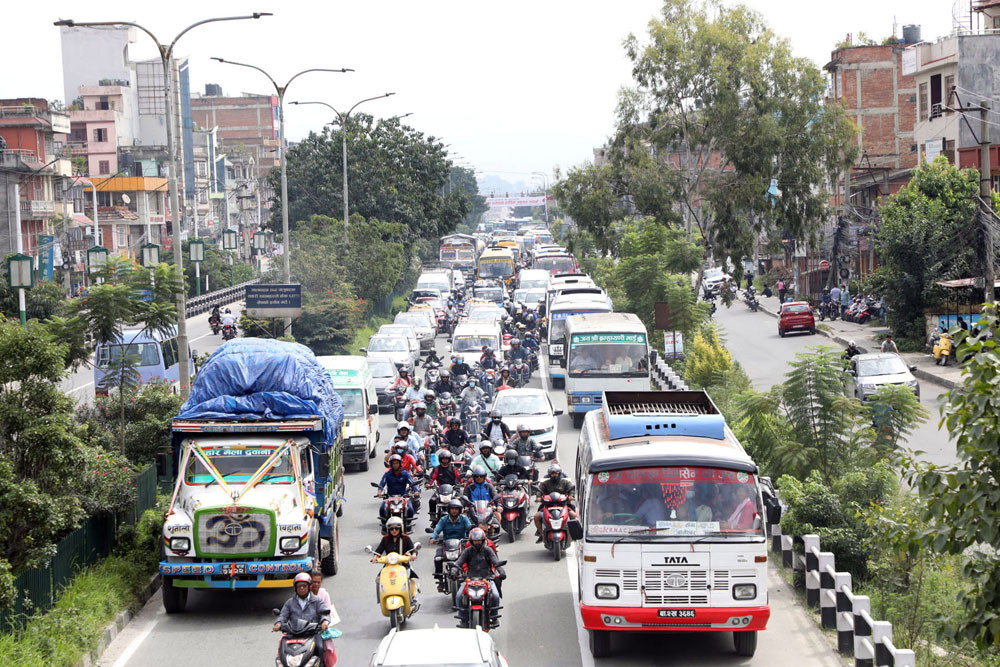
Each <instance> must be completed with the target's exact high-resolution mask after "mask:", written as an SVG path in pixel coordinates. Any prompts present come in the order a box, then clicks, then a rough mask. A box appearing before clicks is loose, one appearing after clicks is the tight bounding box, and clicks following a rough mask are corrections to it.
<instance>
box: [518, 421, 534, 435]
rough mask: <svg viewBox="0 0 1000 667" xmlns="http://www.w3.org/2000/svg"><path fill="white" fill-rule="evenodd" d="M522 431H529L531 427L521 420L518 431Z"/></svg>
mask: <svg viewBox="0 0 1000 667" xmlns="http://www.w3.org/2000/svg"><path fill="white" fill-rule="evenodd" d="M521 431H529V432H530V431H531V429H530V428H528V425H527V424H525V423H524V422H521V423H520V424H518V425H517V432H518V433H520V432H521Z"/></svg>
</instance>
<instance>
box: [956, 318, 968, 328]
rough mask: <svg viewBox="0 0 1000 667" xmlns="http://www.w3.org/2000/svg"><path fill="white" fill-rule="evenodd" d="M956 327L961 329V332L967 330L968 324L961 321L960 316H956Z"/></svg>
mask: <svg viewBox="0 0 1000 667" xmlns="http://www.w3.org/2000/svg"><path fill="white" fill-rule="evenodd" d="M958 326H960V327H962V330H963V331H968V330H969V323H968V322H966V321H965V320H963V319H962V316H961V315H959V316H958Z"/></svg>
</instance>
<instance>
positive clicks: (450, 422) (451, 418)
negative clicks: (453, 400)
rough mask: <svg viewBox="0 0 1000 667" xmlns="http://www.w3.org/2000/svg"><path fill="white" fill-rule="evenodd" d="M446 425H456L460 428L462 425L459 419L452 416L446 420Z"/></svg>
mask: <svg viewBox="0 0 1000 667" xmlns="http://www.w3.org/2000/svg"><path fill="white" fill-rule="evenodd" d="M448 423H449V424H458V425H459V426H461V425H462V420H461V419H459V418H458V417H455V416H454V415H453V416H451V417H449V418H448Z"/></svg>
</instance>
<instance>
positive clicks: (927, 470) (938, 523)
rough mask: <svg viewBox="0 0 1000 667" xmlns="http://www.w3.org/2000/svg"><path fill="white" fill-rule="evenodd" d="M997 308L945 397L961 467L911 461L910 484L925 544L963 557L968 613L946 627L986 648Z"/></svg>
mask: <svg viewBox="0 0 1000 667" xmlns="http://www.w3.org/2000/svg"><path fill="white" fill-rule="evenodd" d="M997 325H998V318H997V312H996V308H995V304H988V305H987V306H986V307H984V308H983V314H982V315H981V316H980V319H979V332H978V333H977V335H974V336H970V337H968V338H965V339H964V340H962V342H961V343H960V344H959V348H958V354H959V356H960V357H961V356H964V355H966V354H971V355H974V357H973V359H972V361H970V362H969V363H966V364H965V365H964V366H963V367H962V384H961V385H960V386H959V387H957V388H956V389H954V390H952V391H951V392H949V394H948V402H947V403H946V404H945V405H944V406H943V408H942V420H941V422H942V424H944V425H945V426H947V428H948V433H949V434H950V435H951V437H952V439H953V440H954V441H955V452H956V454H957V459H958V460H957V463H954V464H951V465H945V466H939V465H934V464H929V463H920V464H918V463H915V462H914V461H907V463H908V464H909V465H908V473H907V479H908V481H909V482H910V484H911V485H912V486H914V487H915V488H916V489H917V490H918V491H919V493H920V495H921V496H922V497H923V498H924V500H925V501H926V505H924V508H923V513H922V516H923V519H924V521H925V522H927V525H928V527H927V528H926V530H925V531H924V532H923V534H922V537H923V541H924V543H925V544H926V545H927V546H929V547H931V548H932V549H933V550H934V551H937V552H942V553H950V554H964V555H965V565H964V567H963V570H962V573H963V575H964V577H965V580H966V581H967V582H968V584H969V589H968V590H967V591H966V592H965V593H964V594H962V595H961V596H960V599H961V602H962V607H963V610H964V616H963V617H962V618H960V619H957V620H955V621H954V622H949V623H948V624H946V625H945V626H944V634H945V635H947V636H948V637H950V638H952V639H956V638H958V639H969V640H973V641H975V643H976V644H977V645H978V646H979V647H980V648H982V649H984V650H992V651H994V652H995V651H996V650H997V649H998V648H1000V355H998V354H997V342H996V335H997Z"/></svg>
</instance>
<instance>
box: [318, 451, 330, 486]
mask: <svg viewBox="0 0 1000 667" xmlns="http://www.w3.org/2000/svg"><path fill="white" fill-rule="evenodd" d="M329 476H330V454H329V453H327V452H322V453H320V454H317V455H316V479H317V480H323V479H326V478H327V477H329Z"/></svg>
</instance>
